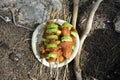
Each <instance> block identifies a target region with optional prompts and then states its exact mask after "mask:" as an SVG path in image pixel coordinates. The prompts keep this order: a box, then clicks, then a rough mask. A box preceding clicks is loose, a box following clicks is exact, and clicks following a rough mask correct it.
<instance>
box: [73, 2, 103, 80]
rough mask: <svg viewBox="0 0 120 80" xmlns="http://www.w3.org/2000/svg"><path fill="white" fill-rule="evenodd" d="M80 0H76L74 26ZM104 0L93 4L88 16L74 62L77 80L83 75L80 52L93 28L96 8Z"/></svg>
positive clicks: (80, 79)
mask: <svg viewBox="0 0 120 80" xmlns="http://www.w3.org/2000/svg"><path fill="white" fill-rule="evenodd" d="M77 1H78V0H74V9H75V10H73V15H74V14H75V15H74V16H73V23H72V24H73V26H76V20H77V17H76V16H77V15H76V14H77V12H78V6H77V7H76V6H75V5H76V3H77ZM102 1H103V0H97V1H96V3H94V5H93V8H92V10H91V12H90V15H89V18H88V21H87V24H86V27H85V30H84V32H83V33H82V36H81V37H80V39H81V40H80V46H79V50H78V54H77V56H76V57H75V62H74V71H75V75H76V79H77V80H82V75H81V68H80V65H79V64H80V54H81V51H82V45H83V43H84V41H85V39H86V37H87V35H88V34H89V32H90V30H91V28H92V22H93V18H94V15H95V12H96V10H97V9H98V7H99V5H100V3H101V2H102Z"/></svg>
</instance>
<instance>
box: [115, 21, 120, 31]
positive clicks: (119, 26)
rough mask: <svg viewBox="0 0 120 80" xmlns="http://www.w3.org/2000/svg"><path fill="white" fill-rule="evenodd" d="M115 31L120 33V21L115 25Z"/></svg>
mask: <svg viewBox="0 0 120 80" xmlns="http://www.w3.org/2000/svg"><path fill="white" fill-rule="evenodd" d="M115 31H116V32H118V33H120V20H119V21H117V22H116V23H115Z"/></svg>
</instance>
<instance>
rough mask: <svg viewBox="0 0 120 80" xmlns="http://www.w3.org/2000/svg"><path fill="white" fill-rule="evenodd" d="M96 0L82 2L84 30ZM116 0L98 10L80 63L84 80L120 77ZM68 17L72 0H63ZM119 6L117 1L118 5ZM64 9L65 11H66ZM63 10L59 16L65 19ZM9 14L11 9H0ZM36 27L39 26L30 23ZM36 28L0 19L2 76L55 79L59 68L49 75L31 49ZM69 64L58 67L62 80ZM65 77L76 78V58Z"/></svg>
mask: <svg viewBox="0 0 120 80" xmlns="http://www.w3.org/2000/svg"><path fill="white" fill-rule="evenodd" d="M92 2H93V0H86V2H83V3H81V4H80V7H79V15H78V20H77V30H78V32H79V35H80V34H81V33H82V31H83V29H84V26H85V23H86V21H87V20H86V19H87V18H88V15H89V13H90V10H91V8H92ZM117 4H118V3H116V0H105V1H104V2H102V4H101V5H100V7H99V9H98V10H97V12H96V14H95V17H94V22H93V27H92V30H91V33H90V34H89V36H88V37H87V39H86V40H85V43H84V46H83V50H82V54H81V58H80V60H81V61H80V66H81V68H82V72H83V78H84V80H86V79H88V80H90V79H92V78H96V79H98V80H120V58H119V57H120V33H117V32H116V31H115V25H114V19H115V18H116V16H117V14H118V13H120V11H119V9H120V6H119V7H116V5H117ZM63 6H64V9H65V10H66V12H65V14H64V15H66V20H70V19H69V18H70V17H72V6H73V3H72V0H65V1H64V3H63ZM117 6H118V5H117ZM64 9H63V10H62V11H64ZM62 11H61V15H60V18H61V19H65V16H63V12H62ZM0 15H1V16H9V17H10V18H11V13H10V11H0ZM30 27H31V28H33V29H35V27H36V26H30ZM32 33H33V31H29V30H26V29H24V28H19V27H16V26H15V25H14V24H13V22H9V23H6V22H4V21H3V20H2V19H0V80H55V75H56V69H53V74H52V75H53V76H52V77H51V76H50V68H47V67H45V66H43V65H42V64H41V63H40V62H38V60H37V59H36V58H35V56H34V54H33V52H32V49H31V37H32ZM65 68H66V66H64V67H62V68H59V80H63V76H64V74H65V70H66V69H65ZM65 78H66V79H65V80H75V74H74V71H73V62H71V63H70V64H69V65H68V68H67V70H66V77H65Z"/></svg>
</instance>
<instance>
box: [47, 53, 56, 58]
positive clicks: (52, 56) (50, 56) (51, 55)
mask: <svg viewBox="0 0 120 80" xmlns="http://www.w3.org/2000/svg"><path fill="white" fill-rule="evenodd" d="M49 58H57V54H55V53H49V54H47V55H46V59H49Z"/></svg>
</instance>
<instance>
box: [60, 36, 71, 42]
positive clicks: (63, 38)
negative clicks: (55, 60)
mask: <svg viewBox="0 0 120 80" xmlns="http://www.w3.org/2000/svg"><path fill="white" fill-rule="evenodd" d="M61 41H62V42H64V41H72V38H71V37H70V36H63V37H62V38H61Z"/></svg>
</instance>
